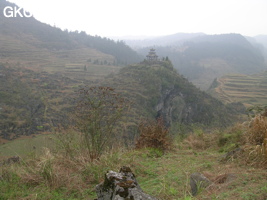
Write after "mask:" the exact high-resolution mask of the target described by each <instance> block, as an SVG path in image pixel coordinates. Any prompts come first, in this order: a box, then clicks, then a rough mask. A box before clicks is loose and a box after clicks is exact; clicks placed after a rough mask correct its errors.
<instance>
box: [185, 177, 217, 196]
mask: <svg viewBox="0 0 267 200" xmlns="http://www.w3.org/2000/svg"><path fill="white" fill-rule="evenodd" d="M211 184H212V182H211V181H210V180H209V179H208V178H207V177H205V176H204V175H203V174H201V173H193V174H191V176H190V186H191V193H192V195H193V196H196V195H197V193H198V191H199V189H201V188H206V187H208V186H209V185H211Z"/></svg>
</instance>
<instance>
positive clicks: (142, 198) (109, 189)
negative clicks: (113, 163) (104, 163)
mask: <svg viewBox="0 0 267 200" xmlns="http://www.w3.org/2000/svg"><path fill="white" fill-rule="evenodd" d="M96 193H97V199H95V200H157V199H156V198H154V197H152V196H150V195H148V194H146V193H144V192H143V191H142V189H141V187H140V186H139V184H138V183H137V180H136V178H135V175H134V174H133V173H132V171H131V169H130V168H129V167H125V166H123V167H122V168H121V169H120V172H119V173H118V172H114V171H108V172H107V173H106V174H105V180H104V182H102V183H100V184H99V185H97V186H96Z"/></svg>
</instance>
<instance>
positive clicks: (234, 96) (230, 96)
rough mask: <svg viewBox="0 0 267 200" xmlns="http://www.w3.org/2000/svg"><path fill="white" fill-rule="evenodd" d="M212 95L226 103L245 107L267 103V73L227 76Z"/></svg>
mask: <svg viewBox="0 0 267 200" xmlns="http://www.w3.org/2000/svg"><path fill="white" fill-rule="evenodd" d="M217 83H218V84H217V86H216V87H215V88H213V89H212V91H211V94H212V95H214V96H216V97H217V98H219V99H221V100H222V101H223V102H225V103H231V102H242V103H244V105H245V106H252V105H262V104H266V102H267V71H266V72H263V73H260V74H255V75H250V76H248V75H239V74H235V75H227V76H224V77H222V78H220V79H218V80H217Z"/></svg>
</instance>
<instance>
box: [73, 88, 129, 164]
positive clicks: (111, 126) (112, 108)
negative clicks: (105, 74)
mask: <svg viewBox="0 0 267 200" xmlns="http://www.w3.org/2000/svg"><path fill="white" fill-rule="evenodd" d="M78 97H79V99H78V104H77V107H76V112H75V121H76V127H77V129H78V130H79V131H80V132H81V133H82V135H83V137H84V143H85V146H86V148H87V150H88V152H89V156H90V158H91V159H96V158H99V157H100V155H101V154H102V153H103V152H104V151H105V150H107V149H108V148H111V146H112V143H113V141H114V138H115V134H114V132H115V127H116V125H117V123H118V121H119V119H120V118H121V117H122V113H123V111H124V110H125V109H126V107H127V105H128V104H127V102H126V100H125V99H124V98H122V97H121V96H120V95H119V94H118V93H116V92H115V91H114V89H113V88H110V87H91V88H82V89H80V90H79V93H78Z"/></svg>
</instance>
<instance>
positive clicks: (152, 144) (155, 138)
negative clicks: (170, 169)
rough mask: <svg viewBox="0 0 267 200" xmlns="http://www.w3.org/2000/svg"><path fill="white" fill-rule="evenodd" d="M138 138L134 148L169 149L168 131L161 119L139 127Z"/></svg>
mask: <svg viewBox="0 0 267 200" xmlns="http://www.w3.org/2000/svg"><path fill="white" fill-rule="evenodd" d="M139 132H140V135H139V138H138V139H137V142H136V145H135V146H136V148H138V149H139V148H146V147H148V148H155V149H160V150H163V151H165V150H168V149H170V147H171V144H172V143H171V139H170V136H169V129H168V128H166V127H165V125H164V120H163V118H162V117H161V118H158V119H157V120H156V121H146V122H142V123H140V125H139Z"/></svg>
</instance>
